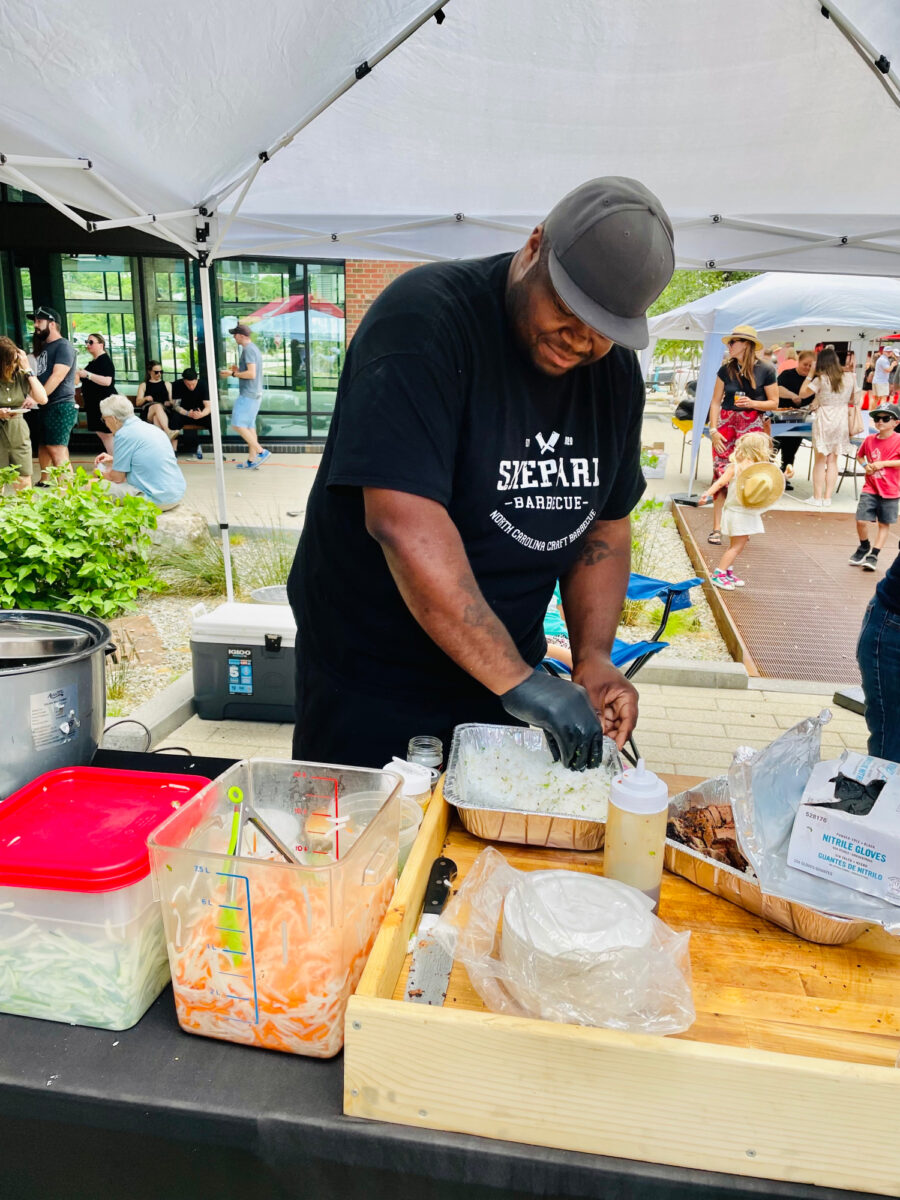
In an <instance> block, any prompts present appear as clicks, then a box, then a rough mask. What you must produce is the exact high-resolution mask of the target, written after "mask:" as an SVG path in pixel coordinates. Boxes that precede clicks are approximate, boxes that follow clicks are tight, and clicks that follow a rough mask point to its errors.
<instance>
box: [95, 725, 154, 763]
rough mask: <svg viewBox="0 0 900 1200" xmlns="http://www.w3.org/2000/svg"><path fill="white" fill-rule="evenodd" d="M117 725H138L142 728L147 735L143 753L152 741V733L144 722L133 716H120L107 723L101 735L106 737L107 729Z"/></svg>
mask: <svg viewBox="0 0 900 1200" xmlns="http://www.w3.org/2000/svg"><path fill="white" fill-rule="evenodd" d="M117 725H140V727H141V729H143V731H144V733H145V735H146V737H147V745H146V746H145V747H144V750H143V753H145V754H146V752H147V751H148V750H149V749H150V745H151V743H152V741H153V734H152V733H151V732H150V730H149V729H148V728H147V726H146V725H145V724H144V722H143V721H138V720H137V719H136V718H135V717H122V719H121V720H120V721H113V723H112V725H107V726H106V728H105V729H104V730H103V736H104V737H106V735H107V734H108V733H109V731H110V730H111V729H115V728H116V726H117Z"/></svg>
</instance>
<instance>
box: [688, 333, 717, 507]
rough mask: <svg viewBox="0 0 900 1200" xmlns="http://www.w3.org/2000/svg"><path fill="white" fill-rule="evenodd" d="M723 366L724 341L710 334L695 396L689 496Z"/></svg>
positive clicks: (706, 339)
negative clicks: (715, 386) (714, 390)
mask: <svg viewBox="0 0 900 1200" xmlns="http://www.w3.org/2000/svg"><path fill="white" fill-rule="evenodd" d="M721 365H722V340H721V336H720V334H718V333H708V334H707V335H706V337H705V338H704V339H703V357H702V358H701V360H700V373H699V375H698V377H697V393H696V395H695V396H694V425H693V428H692V430H691V475H690V479H689V480H688V493H687V494H688V495H689V496H691V495H693V492H694V480H695V479H696V478H697V461H698V459H699V457H700V446H701V445H702V443H703V427H704V426H705V425H706V418H707V417H708V416H709V406H710V404H711V403H712V394H713V387H714V385H715V380H716V372H717V371H718V369H719V367H720V366H721Z"/></svg>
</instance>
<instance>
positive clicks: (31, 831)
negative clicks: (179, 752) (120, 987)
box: [0, 767, 209, 892]
mask: <svg viewBox="0 0 900 1200" xmlns="http://www.w3.org/2000/svg"><path fill="white" fill-rule="evenodd" d="M208 783H209V780H208V779H204V778H202V777H201V776H199V775H174V774H173V775H168V774H163V773H160V774H157V773H156V772H155V771H154V772H150V771H114V770H106V769H104V768H102V767H64V768H63V769H62V770H59V771H48V772H47V774H46V775H39V776H38V777H37V779H34V780H32V782H31V783H29V784H26V785H25V787H23V788H19V790H18V791H17V792H13V794H12V795H11V796H9V797H8V798H7V799H6V800H4V801H3V803H2V804H0V886H4V887H23V888H24V887H27V888H46V889H48V890H52V891H59V892H112V891H115V890H116V889H118V888H124V887H128V886H129V885H130V884H133V883H139V882H140V880H142V879H145V878H146V877H147V875H149V873H150V857H149V854H148V851H147V838H148V837H149V836H150V834H151V833H152V832H153V830H154V829H156V827H157V826H158V825H161V824H162V822H163V821H164V820H165V819H166V817H171V815H172V812H173V810H175V809H177V808H180V807H181V805H182V804H186V803H187V801H188V800H190V799H191V797H192V796H195V795H196V794H197V792H199V791H200V789H201V788H204V787H206V785H207V784H208Z"/></svg>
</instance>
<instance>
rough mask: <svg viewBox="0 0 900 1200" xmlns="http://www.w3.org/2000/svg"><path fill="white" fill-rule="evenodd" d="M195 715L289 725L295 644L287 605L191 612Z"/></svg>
mask: <svg viewBox="0 0 900 1200" xmlns="http://www.w3.org/2000/svg"><path fill="white" fill-rule="evenodd" d="M192 615H193V624H192V627H191V659H192V662H193V668H194V700H195V702H196V705H197V714H198V716H200V717H202V718H203V719H204V720H206V721H221V720H229V721H291V722H292V721H293V720H294V638H295V636H296V633H297V627H296V625H295V623H294V614H293V613H292V612H291V610H290V606H289V605H287V604H234V603H232V604H223V605H221V606H220V607H219V608H216V609H214V610H213V611H212V612H207V611H206V607H205V605H203V604H198V605H197V606H196V607H195V608H194V609H193V610H192Z"/></svg>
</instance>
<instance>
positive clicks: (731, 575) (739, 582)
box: [725, 567, 744, 587]
mask: <svg viewBox="0 0 900 1200" xmlns="http://www.w3.org/2000/svg"><path fill="white" fill-rule="evenodd" d="M725 574H726V575H727V576H728V582H729V583H733V584H734V586H735V587H743V586H744V581H743V579H738V577H737V575H735V573H734V571H732V569H731V567H729V568H728V570H727V571H726V572H725Z"/></svg>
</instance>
